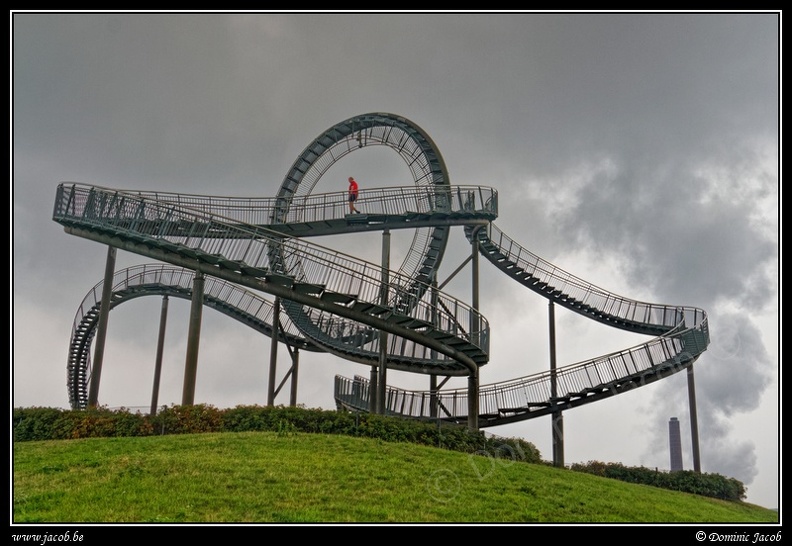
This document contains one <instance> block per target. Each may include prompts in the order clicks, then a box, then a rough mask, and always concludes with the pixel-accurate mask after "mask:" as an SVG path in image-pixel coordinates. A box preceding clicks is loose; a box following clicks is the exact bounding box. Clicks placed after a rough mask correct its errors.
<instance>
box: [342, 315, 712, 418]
mask: <svg viewBox="0 0 792 546" xmlns="http://www.w3.org/2000/svg"><path fill="white" fill-rule="evenodd" d="M707 340H708V327H707V321H706V319H705V320H704V321H703V322H701V323H700V324H699V326H698V327H697V328H692V329H684V330H680V331H675V332H673V333H671V334H670V335H669V336H662V337H659V338H655V339H653V340H651V341H649V342H648V343H644V344H641V345H636V346H635V347H632V348H630V349H626V350H623V351H618V352H614V353H612V354H608V355H603V356H598V357H596V358H592V359H590V360H586V361H582V362H579V363H576V364H572V365H569V366H565V367H563V368H560V369H558V370H556V371H555V372H550V371H547V372H542V373H538V374H534V375H530V376H526V377H522V378H517V379H513V380H510V381H506V382H502V383H494V384H490V385H482V386H481V387H480V388H479V398H478V410H479V414H480V415H492V416H498V415H503V414H508V413H514V412H517V411H524V412H528V411H529V410H530V409H531V408H541V407H549V406H551V405H552V404H554V403H556V402H557V401H559V400H567V401H568V400H569V399H571V398H573V397H585V393H586V391H592V392H594V391H600V392H602V391H606V390H609V389H610V390H612V391H614V393H615V389H617V388H626V387H625V385H626V383H630V385H629V388H635V387H638V386H642V385H643V384H645V383H646V382H650V381H653V380H654V379H655V377H656V375H657V374H667V375H671V374H672V373H676V372H678V371H680V370H682V369H684V368H685V367H687V366H688V365H689V364H690V363H691V362H693V361H694V360H695V359H696V358H697V357H698V356H699V355H700V354H701V353H702V352H703V351H704V350H705V349H706V346H707ZM553 381H555V384H556V395H555V397H554V396H553V392H552V383H553ZM335 387H336V391H335V396H336V400H337V401H339V402H343V403H346V404H348V407H350V408H351V409H357V410H365V409H366V408H367V407H368V406H367V405H366V403H367V401H368V397H369V396H370V393H369V383H368V381H367V380H366V379H365V378H362V377H356V378H355V379H354V380H350V379H348V378H344V377H341V376H337V377H336V380H335ZM468 396H469V391H468V389H466V388H463V389H443V390H439V391H436V392H432V391H429V390H413V391H408V390H403V389H397V388H393V387H388V388H387V392H386V400H385V411H386V412H387V413H389V414H393V415H399V416H402V417H413V418H420V419H427V418H440V419H449V420H454V419H459V420H464V419H466V418H467V412H468V406H469V400H468Z"/></svg>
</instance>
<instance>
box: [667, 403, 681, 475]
mask: <svg viewBox="0 0 792 546" xmlns="http://www.w3.org/2000/svg"><path fill="white" fill-rule="evenodd" d="M668 445H669V448H670V449H671V472H676V471H677V470H682V437H681V436H680V434H679V421H678V420H677V418H676V417H672V418H671V420H670V421H669V422H668Z"/></svg>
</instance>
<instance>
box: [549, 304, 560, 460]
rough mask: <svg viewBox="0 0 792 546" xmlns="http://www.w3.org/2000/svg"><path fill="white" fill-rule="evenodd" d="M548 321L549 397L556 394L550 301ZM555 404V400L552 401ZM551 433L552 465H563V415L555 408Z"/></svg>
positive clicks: (553, 311) (554, 350) (553, 306)
mask: <svg viewBox="0 0 792 546" xmlns="http://www.w3.org/2000/svg"><path fill="white" fill-rule="evenodd" d="M547 312H548V323H549V327H550V397H551V398H553V399H555V398H556V397H557V396H558V386H557V384H556V379H557V375H556V338H555V337H556V336H555V304H554V303H553V302H552V301H550V302H549V303H548V307H547ZM553 404H555V402H553ZM551 419H552V422H551V425H552V434H553V466H557V467H561V468H563V466H564V415H563V413H562V412H561V410H559V409H556V410H554V411H553V413H552V414H551Z"/></svg>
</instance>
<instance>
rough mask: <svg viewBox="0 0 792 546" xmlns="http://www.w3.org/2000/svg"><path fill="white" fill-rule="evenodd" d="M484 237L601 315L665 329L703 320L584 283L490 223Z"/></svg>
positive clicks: (697, 313)
mask: <svg viewBox="0 0 792 546" xmlns="http://www.w3.org/2000/svg"><path fill="white" fill-rule="evenodd" d="M487 236H488V238H489V241H490V242H491V243H492V244H494V245H495V246H496V247H497V248H498V250H499V251H500V252H501V253H503V254H504V255H505V256H506V259H507V260H508V261H510V262H513V263H514V264H516V265H517V266H518V267H519V268H521V269H522V270H524V271H526V272H528V273H530V274H531V275H532V276H533V277H535V278H536V279H538V281H539V282H543V283H546V284H547V285H549V286H552V287H554V288H555V289H556V290H559V291H560V292H561V293H563V294H564V295H565V296H567V297H568V298H571V299H573V300H575V301H576V302H579V303H582V304H584V305H588V306H589V307H592V308H595V309H597V310H599V311H601V312H602V313H604V314H607V315H611V316H613V317H618V318H621V319H623V320H626V321H632V322H634V323H637V324H643V325H654V326H662V327H664V328H665V329H670V328H672V327H675V326H677V325H679V324H680V323H682V324H686V325H687V326H689V327H697V326H699V325H700V324H701V322H702V321H703V320H705V319H706V313H705V312H704V311H703V310H702V309H699V308H696V307H688V306H680V305H658V304H653V303H646V302H642V301H636V300H632V299H628V298H624V297H622V296H619V295H616V294H613V293H612V292H609V291H607V290H604V289H602V288H600V287H598V286H595V285H593V284H591V283H589V282H586V281H584V280H583V279H580V278H579V277H576V276H574V275H572V274H570V273H567V272H566V271H564V270H563V269H560V268H559V267H556V266H555V265H553V264H552V263H550V262H548V261H546V260H543V259H542V258H540V257H539V256H537V255H536V254H534V253H532V252H530V251H528V250H526V249H525V248H523V247H522V246H520V245H519V244H517V243H516V242H515V241H514V240H513V239H511V238H510V237H508V236H507V235H506V234H504V233H503V232H502V231H501V230H500V229H498V228H497V227H496V226H495V225H494V224H490V225H489V227H488V229H487Z"/></svg>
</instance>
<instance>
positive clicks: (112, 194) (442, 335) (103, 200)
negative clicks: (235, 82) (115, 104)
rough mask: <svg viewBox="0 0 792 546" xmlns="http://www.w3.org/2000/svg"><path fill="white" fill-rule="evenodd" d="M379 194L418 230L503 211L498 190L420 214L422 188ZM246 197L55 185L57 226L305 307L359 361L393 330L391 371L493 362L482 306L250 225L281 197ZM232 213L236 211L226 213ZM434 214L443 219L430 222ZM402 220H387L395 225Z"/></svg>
mask: <svg viewBox="0 0 792 546" xmlns="http://www.w3.org/2000/svg"><path fill="white" fill-rule="evenodd" d="M378 192H380V195H379V197H380V201H381V202H382V203H383V207H386V208H389V209H393V210H400V213H395V214H393V215H392V216H394V217H396V218H399V219H402V220H404V221H403V222H402V225H404V227H412V226H410V225H409V222H410V220H411V219H417V221H420V222H432V221H434V222H439V223H443V224H444V225H465V224H467V223H474V224H476V223H479V224H482V223H483V224H486V223H487V222H488V221H490V220H491V219H492V218H493V217H494V216H496V214H497V212H496V209H495V207H496V203H497V199H496V197H495V196H496V192H494V190H492V189H490V188H481V187H478V188H465V189H464V191H463V190H462V189H461V188H459V189H458V191H457V192H455V193H453V194H451V195H449V192H443V195H444V196H445V197H447V199H446V201H444V208H443V210H440V211H433V210H431V209H428V210H421V211H417V212H416V211H415V210H414V209H413V208H411V207H410V206H407V205H408V204H412V203H415V202H416V199H417V196H418V195H421V196H425V195H426V191H425V190H414V191H412V192H409V191H407V192H405V191H404V190H403V189H402V190H400V191H383V190H378ZM454 195H456V197H454ZM245 201H247V203H245V204H242V200H240V199H237V198H223V197H207V196H203V197H201V196H193V195H180V194H160V193H156V192H134V191H123V190H113V189H108V188H101V187H97V186H86V185H80V184H71V183H63V184H60V185H59V186H58V190H57V195H56V204H55V210H54V213H53V219H54V220H55V221H56V222H59V223H61V224H62V225H63V226H64V229H65V230H66V232H67V233H70V234H72V235H76V236H80V237H84V238H87V239H90V240H94V241H97V242H100V243H103V244H108V245H112V246H114V247H117V248H121V249H123V250H127V251H129V252H134V253H137V254H140V255H143V256H147V257H150V258H153V259H157V260H161V261H164V262H167V263H171V264H174V265H178V266H181V267H183V268H186V269H190V270H193V271H201V272H203V273H204V274H206V275H207V276H210V277H216V278H219V279H222V280H224V281H227V282H231V283H235V284H237V285H239V286H244V287H247V288H250V289H252V290H258V291H262V292H266V293H268V294H271V295H273V296H276V297H280V298H282V300H283V301H284V302H289V304H290V305H292V304H293V305H297V306H299V308H300V309H301V314H300V317H302V316H309V317H310V320H309V321H307V322H306V323H302V324H300V323H298V322H297V321H294V320H293V321H292V322H293V323H294V324H295V326H296V327H297V328H299V329H300V332H301V334H302V335H303V336H305V337H306V338H307V339H309V341H310V342H311V343H312V344H313V345H315V346H318V347H322V348H323V349H324V350H326V351H328V352H331V353H334V354H337V355H339V356H343V357H345V358H348V359H350V360H354V361H357V362H361V363H365V364H376V363H377V362H378V360H379V353H380V348H379V342H380V341H379V340H380V337H379V336H372V335H371V333H372V331H374V330H376V331H379V330H384V331H387V332H389V333H390V334H392V335H391V336H389V338H388V347H387V349H386V350H387V359H388V366H389V367H392V368H394V369H400V370H404V371H410V372H417V373H426V374H436V373H440V374H447V375H469V374H470V373H471V370H476V369H478V367H480V366H482V365H484V364H486V362H487V361H488V343H489V326H488V324H487V321H486V319H485V318H484V317H483V316H481V315H480V314H479V313H478V311H476V310H474V309H472V308H471V307H470V306H469V305H467V304H466V303H464V302H462V301H460V300H458V299H456V298H452V297H450V296H448V295H446V294H443V293H442V292H438V291H432V293H431V297H429V293H430V290H431V287H430V286H429V285H426V286H423V287H422V288H421V290H418V291H414V290H412V288H411V287H413V286H414V285H415V281H414V280H413V279H409V278H406V277H405V276H404V275H403V274H400V273H398V272H389V273H388V276H387V277H388V278H387V280H388V282H386V283H385V284H384V285H383V282H382V281H383V277H382V273H383V272H382V268H381V266H380V265H375V264H371V263H368V262H365V261H363V260H359V259H357V258H354V257H351V256H348V255H345V254H342V253H340V252H337V251H334V250H331V249H327V248H324V247H321V246H319V245H312V244H309V243H307V242H304V241H302V240H299V239H297V238H285V237H283V232H277V231H273V230H270V229H268V228H267V227H265V226H264V225H261V224H249V223H245V222H243V221H242V220H243V218H240V217H241V216H242V217H244V219H247V220H248V221H250V220H251V218H253V220H254V221H255V219H256V218H258V217H259V216H260V215H262V214H263V215H264V216H263V217H266V215H267V210H268V209H269V210H271V209H272V207H273V206H275V205H274V203H275V201H268V200H258V201H256V202H255V203H250V202H249V200H245ZM345 206H346V194H345V193H338V194H325V195H323V196H321V198H320V199H319V201H317V202H316V203H313V204H312V208H311V209H310V210H311V211H312V212H311V213H310V214H304V215H303V217H304V218H309V219H308V220H303V222H302V225H310V226H313V228H314V230H319V231H321V230H322V229H323V227H322V226H325V225H328V222H329V226H330V227H327V229H339V228H338V226H337V223H338V221H339V220H341V221H346V220H345V219H343V218H344V210H345ZM396 207H402V208H401V209H398V208H396ZM308 208H309V207H307V205H306V211H305V212H306V213H308ZM228 211H231V212H233V213H234V214H232V215H231V216H223V215H222V214H221V213H227V212H228ZM435 214H437V216H438V218H436V219H435V220H432V217H433V215H435ZM251 215H252V216H251ZM257 215H259V216H257ZM339 216H340V217H341V219H339ZM314 218H322V219H321V220H314ZM362 221H363V222H366V223H365V224H364V225H365V226H366V229H382V225H381V224H380V223H379V222H375V221H372V222H369V221H368V220H365V219H363V220H362ZM394 222H397V221H396V220H394ZM394 222H391V223H390V224H389V225H398V223H394ZM358 229H359V226H358ZM273 248H275V249H277V252H276V253H274V254H273V252H272V249H273ZM405 302H407V304H405ZM306 308H310V311H308V312H306V311H304V309H306ZM298 319H299V317H298ZM69 365H70V366H76V369H74V370H73V371H71V372H70V374H71V375H72V376H73V377H76V378H78V379H77V381H78V382H82V383H83V385H84V383H85V381H86V380H87V377H89V375H90V374H89V372H88V366H89V362H88V361H87V360H79V359H78V360H75V361H73V362H70V364H69ZM80 388H84V386H83V387H80ZM72 390H73V389H72ZM78 399H79V396H78Z"/></svg>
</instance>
